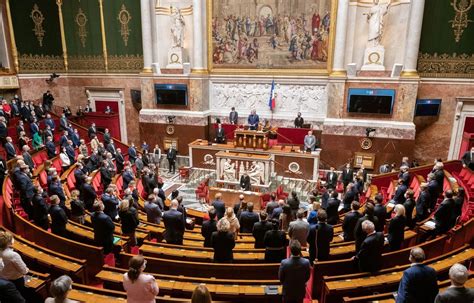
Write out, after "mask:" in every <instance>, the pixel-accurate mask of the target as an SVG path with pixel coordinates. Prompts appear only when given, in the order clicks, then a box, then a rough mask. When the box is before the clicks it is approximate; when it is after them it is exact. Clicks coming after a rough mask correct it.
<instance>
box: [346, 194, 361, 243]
mask: <svg viewBox="0 0 474 303" xmlns="http://www.w3.org/2000/svg"><path fill="white" fill-rule="evenodd" d="M359 208H360V204H359V202H357V201H354V202H352V204H351V211H350V212H348V213H347V214H346V215H345V216H344V221H343V222H342V231H343V234H344V241H354V239H355V238H354V234H355V227H356V225H357V222H358V221H359V219H360V217H362V214H361V213H360V212H359Z"/></svg>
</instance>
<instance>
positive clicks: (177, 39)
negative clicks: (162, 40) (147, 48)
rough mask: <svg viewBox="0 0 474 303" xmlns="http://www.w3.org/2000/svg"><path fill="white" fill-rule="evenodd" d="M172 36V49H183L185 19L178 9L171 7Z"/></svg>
mask: <svg viewBox="0 0 474 303" xmlns="http://www.w3.org/2000/svg"><path fill="white" fill-rule="evenodd" d="M171 19H172V24H171V35H172V38H173V43H172V45H171V46H172V47H183V45H184V26H185V25H186V23H185V22H184V17H183V15H182V14H181V11H180V10H179V9H178V8H176V7H171Z"/></svg>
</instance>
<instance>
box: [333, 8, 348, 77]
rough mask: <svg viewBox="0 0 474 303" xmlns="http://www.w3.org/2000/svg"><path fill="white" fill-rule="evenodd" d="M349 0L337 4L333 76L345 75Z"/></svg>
mask: <svg viewBox="0 0 474 303" xmlns="http://www.w3.org/2000/svg"><path fill="white" fill-rule="evenodd" d="M348 11H349V0H339V1H338V5H337V24H336V41H335V43H334V59H333V67H332V73H331V76H345V75H346V70H345V68H344V54H345V52H346V35H347V16H348Z"/></svg>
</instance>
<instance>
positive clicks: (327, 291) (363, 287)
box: [320, 245, 474, 303]
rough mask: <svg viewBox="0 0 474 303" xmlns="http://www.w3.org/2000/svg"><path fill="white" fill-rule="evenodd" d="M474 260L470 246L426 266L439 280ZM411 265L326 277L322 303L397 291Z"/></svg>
mask: <svg viewBox="0 0 474 303" xmlns="http://www.w3.org/2000/svg"><path fill="white" fill-rule="evenodd" d="M473 258H474V249H472V248H468V245H466V246H464V247H461V248H460V249H458V250H455V251H452V252H449V253H447V254H444V255H441V256H439V257H436V258H433V259H430V260H426V261H425V264H427V265H429V266H431V267H433V268H434V269H435V270H436V272H437V274H438V277H439V278H445V277H447V272H448V271H449V268H450V267H451V266H452V265H453V264H455V263H467V262H469V261H470V260H472V259H473ZM409 266H410V265H404V266H397V267H393V268H388V269H386V270H382V271H380V272H379V273H375V274H374V273H372V274H371V273H363V274H354V275H343V276H335V277H326V276H325V277H324V285H323V292H322V295H321V300H320V302H321V303H333V302H341V300H342V298H343V297H345V296H351V295H355V294H357V295H366V294H371V293H374V292H379V293H381V292H388V291H394V290H395V289H397V287H398V284H399V282H400V280H401V278H402V275H403V271H404V270H405V269H407V268H408V267H409Z"/></svg>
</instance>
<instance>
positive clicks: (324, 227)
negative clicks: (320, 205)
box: [308, 209, 334, 262]
mask: <svg viewBox="0 0 474 303" xmlns="http://www.w3.org/2000/svg"><path fill="white" fill-rule="evenodd" d="M326 220H327V214H326V212H325V211H324V209H320V210H319V211H318V224H316V225H313V226H311V228H310V230H309V234H308V244H309V260H310V261H311V262H313V261H314V260H315V259H317V260H319V261H325V260H328V259H329V248H330V243H331V241H332V239H333V237H334V229H333V227H332V225H330V224H327V223H326Z"/></svg>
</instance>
